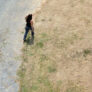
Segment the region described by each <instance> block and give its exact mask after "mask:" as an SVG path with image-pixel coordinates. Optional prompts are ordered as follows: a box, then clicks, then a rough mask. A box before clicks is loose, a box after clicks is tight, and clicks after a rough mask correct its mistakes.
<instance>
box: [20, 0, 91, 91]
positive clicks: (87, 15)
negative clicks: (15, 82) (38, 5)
mask: <svg viewBox="0 0 92 92" xmlns="http://www.w3.org/2000/svg"><path fill="white" fill-rule="evenodd" d="M91 3H92V1H89V0H77V1H75V0H66V1H65V0H50V1H49V0H48V1H47V2H46V3H45V4H44V6H42V9H41V10H40V11H39V12H37V13H36V15H35V23H34V24H35V38H34V40H32V38H30V33H29V35H28V37H27V43H25V44H24V48H23V55H22V58H23V62H22V65H21V66H20V70H19V72H18V75H19V80H20V92H92V88H91V86H92V83H91V75H92V73H91V72H92V71H91V67H92V64H91V60H92V48H91V46H92V35H91V34H92V31H91V28H92V26H91V24H92V17H91V16H92V14H91V12H90V11H91V6H90V4H91ZM88 10H89V11H88Z"/></svg>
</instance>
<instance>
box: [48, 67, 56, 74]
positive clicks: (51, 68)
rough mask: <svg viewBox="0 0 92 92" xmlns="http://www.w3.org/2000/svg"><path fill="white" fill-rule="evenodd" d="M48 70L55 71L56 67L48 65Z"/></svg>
mask: <svg viewBox="0 0 92 92" xmlns="http://www.w3.org/2000/svg"><path fill="white" fill-rule="evenodd" d="M48 72H49V73H52V72H56V68H55V67H54V66H53V67H52V66H49V67H48Z"/></svg>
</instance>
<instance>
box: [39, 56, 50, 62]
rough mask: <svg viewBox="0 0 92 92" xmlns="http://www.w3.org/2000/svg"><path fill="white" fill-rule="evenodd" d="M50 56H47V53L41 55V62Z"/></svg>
mask: <svg viewBox="0 0 92 92" xmlns="http://www.w3.org/2000/svg"><path fill="white" fill-rule="evenodd" d="M47 59H48V58H47V56H46V55H41V57H40V61H41V62H43V61H45V60H47Z"/></svg>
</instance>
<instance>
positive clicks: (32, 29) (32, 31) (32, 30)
mask: <svg viewBox="0 0 92 92" xmlns="http://www.w3.org/2000/svg"><path fill="white" fill-rule="evenodd" d="M31 36H32V38H34V28H31Z"/></svg>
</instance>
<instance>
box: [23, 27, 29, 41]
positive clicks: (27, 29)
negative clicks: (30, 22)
mask: <svg viewBox="0 0 92 92" xmlns="http://www.w3.org/2000/svg"><path fill="white" fill-rule="evenodd" d="M28 32H29V28H28V27H25V34H24V39H23V40H24V41H25V40H26V37H27V34H28Z"/></svg>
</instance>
